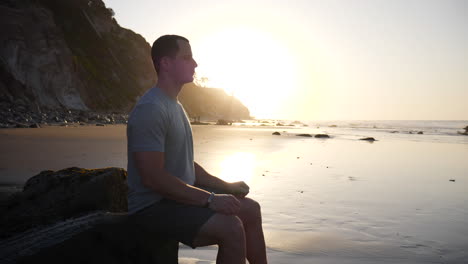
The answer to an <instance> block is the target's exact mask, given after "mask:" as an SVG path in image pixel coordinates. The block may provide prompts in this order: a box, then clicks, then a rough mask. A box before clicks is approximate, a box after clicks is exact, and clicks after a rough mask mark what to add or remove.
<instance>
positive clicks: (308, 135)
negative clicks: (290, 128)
mask: <svg viewBox="0 0 468 264" xmlns="http://www.w3.org/2000/svg"><path fill="white" fill-rule="evenodd" d="M296 136H298V137H312V135H311V134H298V135H296Z"/></svg>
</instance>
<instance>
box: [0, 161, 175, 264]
mask: <svg viewBox="0 0 468 264" xmlns="http://www.w3.org/2000/svg"><path fill="white" fill-rule="evenodd" d="M126 176H127V173H126V171H125V170H124V169H122V168H103V169H92V170H89V169H82V168H76V167H73V168H68V169H64V170H60V171H56V172H55V171H43V172H41V173H39V174H38V175H36V176H34V177H32V178H30V179H29V180H28V181H27V182H26V184H25V185H24V188H23V191H22V192H18V193H16V194H13V195H12V196H11V197H10V198H9V199H8V200H6V201H4V202H3V203H2V205H1V208H0V212H1V218H0V225H1V226H2V229H1V233H0V259H1V260H2V261H1V262H2V263H37V262H40V263H100V264H102V263H177V254H178V242H177V241H175V240H168V239H165V238H162V237H158V236H157V235H155V234H150V233H148V232H145V231H144V230H142V229H141V228H140V227H139V226H138V225H137V224H136V223H135V220H134V218H132V217H130V216H128V215H127V185H126Z"/></svg>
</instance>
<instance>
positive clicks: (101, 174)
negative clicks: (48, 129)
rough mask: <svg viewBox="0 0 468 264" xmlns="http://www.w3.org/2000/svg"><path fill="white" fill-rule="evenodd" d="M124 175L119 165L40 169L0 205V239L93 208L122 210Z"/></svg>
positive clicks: (125, 188) (93, 209)
mask: <svg viewBox="0 0 468 264" xmlns="http://www.w3.org/2000/svg"><path fill="white" fill-rule="evenodd" d="M126 177H127V172H126V171H125V170H124V169H121V168H106V169H95V170H87V169H82V168H76V167H72V168H68V169H64V170H60V171H57V172H54V171H50V170H49V171H42V172H41V173H39V174H38V175H36V176H34V177H31V178H30V179H29V180H28V181H27V182H26V184H25V185H24V187H23V191H22V192H19V193H16V194H14V195H12V197H11V198H10V199H9V200H8V201H7V202H6V203H5V205H4V207H2V208H1V209H2V210H1V211H2V216H1V218H0V225H1V226H2V229H1V231H0V238H4V237H7V236H9V235H11V234H14V233H18V232H22V231H25V230H27V229H29V228H32V227H37V226H40V225H48V224H52V223H55V222H57V221H62V220H65V219H67V218H70V217H73V216H77V215H80V214H84V213H87V212H91V211H95V210H108V211H111V212H126V211H127V185H126Z"/></svg>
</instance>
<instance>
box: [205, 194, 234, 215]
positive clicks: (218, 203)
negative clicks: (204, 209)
mask: <svg viewBox="0 0 468 264" xmlns="http://www.w3.org/2000/svg"><path fill="white" fill-rule="evenodd" d="M240 206H241V204H240V202H239V200H237V198H236V197H234V196H233V195H231V194H215V196H214V197H213V200H212V201H211V203H210V207H209V208H210V209H211V210H213V211H215V212H218V213H221V214H225V215H233V214H237V213H239V210H240Z"/></svg>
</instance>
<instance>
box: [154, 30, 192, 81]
mask: <svg viewBox="0 0 468 264" xmlns="http://www.w3.org/2000/svg"><path fill="white" fill-rule="evenodd" d="M151 57H152V59H153V64H154V68H155V69H156V72H157V73H158V76H161V75H167V76H168V77H170V78H172V79H174V80H176V81H180V82H182V83H188V82H191V81H193V75H194V72H195V68H196V67H197V63H196V62H195V60H194V59H193V58H192V49H191V47H190V44H189V41H188V40H187V39H186V38H184V37H182V36H177V35H164V36H161V37H159V38H158V39H157V40H156V41H155V42H154V43H153V46H152V48H151Z"/></svg>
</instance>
